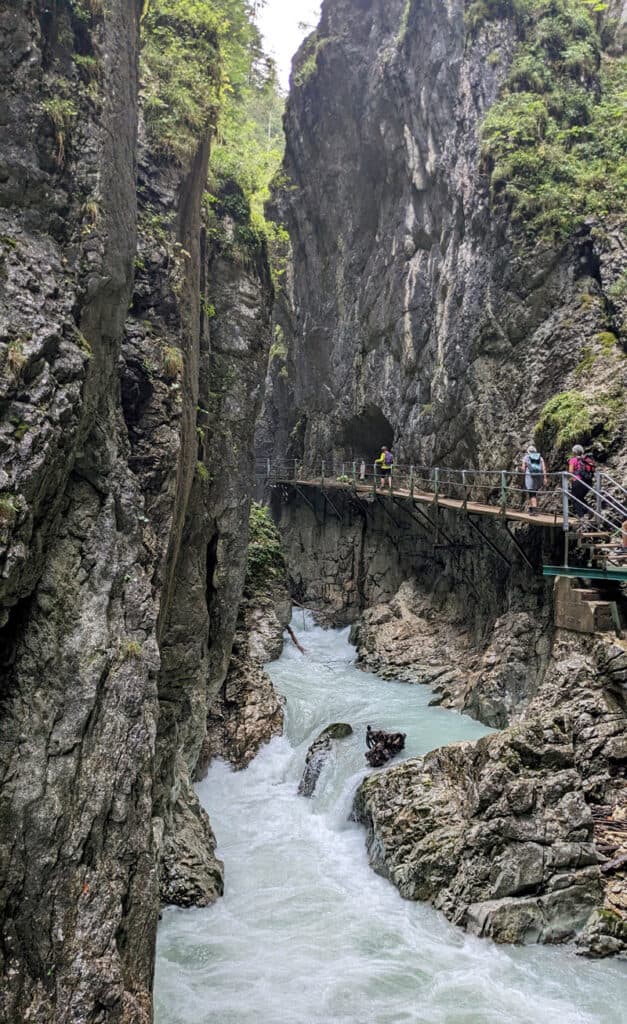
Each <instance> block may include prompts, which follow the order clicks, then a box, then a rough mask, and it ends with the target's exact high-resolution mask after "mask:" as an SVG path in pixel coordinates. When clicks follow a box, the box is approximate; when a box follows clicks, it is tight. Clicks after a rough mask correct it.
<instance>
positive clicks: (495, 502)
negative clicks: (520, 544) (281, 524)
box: [257, 455, 627, 533]
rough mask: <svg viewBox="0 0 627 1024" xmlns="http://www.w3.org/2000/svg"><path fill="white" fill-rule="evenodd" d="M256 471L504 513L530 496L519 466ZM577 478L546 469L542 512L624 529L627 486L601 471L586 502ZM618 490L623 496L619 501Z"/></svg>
mask: <svg viewBox="0 0 627 1024" xmlns="http://www.w3.org/2000/svg"><path fill="white" fill-rule="evenodd" d="M257 473H258V475H259V476H262V477H263V478H264V479H265V480H266V481H267V482H268V483H269V484H277V483H281V482H284V483H287V482H294V483H299V482H301V483H317V484H318V485H319V486H321V487H323V488H324V487H326V486H328V485H333V486H335V487H337V486H346V487H348V488H351V487H352V488H360V489H361V488H364V487H368V488H369V489H371V490H372V492H373V493H381V492H383V491H386V490H388V491H393V492H394V493H397V494H401V495H403V494H405V495H407V496H409V497H416V496H420V495H423V496H424V495H428V496H430V498H431V499H432V500H433V502H434V503H435V504H437V502H438V501H439V500H440V499H452V500H455V501H458V502H460V503H461V506H462V509H465V508H467V506H468V504H469V503H474V504H475V505H476V504H484V505H487V506H490V507H491V508H498V509H500V510H501V511H502V512H503V513H505V512H506V511H507V510H510V511H512V510H519V511H522V510H523V509H524V507H525V504H526V501H527V498H528V492H527V488H526V487H525V474H524V473H523V472H521V471H519V470H515V471H512V470H504V469H487V470H481V469H451V468H449V467H443V466H421V465H413V464H412V465H404V464H399V463H394V464H393V465H392V466H391V467H390V470H389V472H385V473H382V472H381V469H380V466H379V465H378V464H376V463H369V462H367V461H366V460H365V459H356V460H352V461H346V460H339V459H337V458H336V457H335V456H333V455H330V456H328V457H327V458H325V459H321V460H320V461H316V462H311V461H305V462H301V461H300V460H298V459H289V460H286V459H284V460H279V461H276V460H271V459H266V460H259V461H258V463H257ZM576 479H577V478H576V477H575V476H574V475H573V474H572V473H568V472H562V473H547V474H546V477H545V480H546V482H545V485H544V487H543V488H541V489H540V490H539V491H537V492H536V493H535V496H536V498H537V501H538V511H539V512H540V513H542V514H543V515H545V516H546V515H548V516H552V517H553V519H554V522H555V524H556V525H560V526H561V527H562V529H563V530H564V531H568V530H570V529H571V527H572V525H573V520H577V521H579V519H580V518H581V517H582V516H583V515H584V514H585V515H587V516H589V517H590V518H591V519H592V521H593V522H594V523H596V524H597V525H598V526H601V527H603V528H604V529H606V530H607V532H610V533H615V532H617V531H619V530H620V528H621V526H622V523H623V522H624V521H626V520H627V488H625V487H623V485H622V484H619V483H618V482H617V481H615V480H613V479H612V477H610V476H609V474H607V473H597V475H596V478H595V483H594V484H593V485H592V484H591V485H588V486H587V490H586V495H585V498H586V500H585V501H584V503H583V504H582V502H581V501H580V499H578V498H577V497H576V496H575V495H574V494H573V490H572V485H573V483H574V481H575V480H576ZM616 492H618V493H619V495H620V499H624V500H620V499H619V497H617V496H616Z"/></svg>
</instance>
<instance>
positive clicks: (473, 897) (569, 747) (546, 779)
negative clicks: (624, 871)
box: [355, 637, 626, 955]
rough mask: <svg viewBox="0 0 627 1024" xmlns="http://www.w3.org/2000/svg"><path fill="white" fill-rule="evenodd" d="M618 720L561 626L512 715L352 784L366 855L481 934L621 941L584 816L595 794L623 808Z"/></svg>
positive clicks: (614, 886) (614, 894) (609, 886)
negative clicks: (509, 720)
mask: <svg viewBox="0 0 627 1024" xmlns="http://www.w3.org/2000/svg"><path fill="white" fill-rule="evenodd" d="M625 726H626V718H625V707H624V704H623V703H622V702H619V701H616V699H615V698H614V696H613V695H612V693H611V691H610V689H609V688H608V686H607V681H606V680H605V679H604V678H603V677H601V676H600V675H599V674H598V672H597V671H596V665H595V663H594V661H593V660H592V659H591V658H590V657H589V656H586V654H585V653H582V651H581V647H580V645H578V643H577V641H576V640H573V639H572V638H565V637H563V638H558V640H557V641H556V644H555V648H554V651H553V658H552V661H551V663H550V665H549V668H548V670H547V673H546V677H545V679H544V680H543V682H542V686H541V687H540V689H539V692H538V694H537V695H536V697H535V698H534V699H533V700H532V701H531V703H530V704H529V706H528V708H527V709H526V710H525V711H524V713H523V715H522V716H521V717H520V719H519V721H518V722H517V723H516V724H515V725H512V726H510V727H509V728H506V729H504V730H503V731H502V732H500V733H498V734H495V735H492V736H488V737H485V738H483V739H481V740H479V741H478V742H477V743H462V744H457V745H453V746H452V747H447V748H443V749H440V750H436V751H434V752H432V753H430V754H427V755H426V756H425V757H423V758H419V759H411V760H409V761H406V762H405V763H403V764H401V765H398V766H393V767H391V768H389V769H388V770H387V771H385V772H383V773H378V774H376V775H374V776H371V777H370V778H368V779H367V780H366V781H365V782H364V783H363V784H362V786H361V787H360V789H359V791H358V794H357V797H356V801H355V814H356V816H357V818H358V820H360V821H362V822H363V823H364V824H365V825H366V828H367V844H368V850H369V856H370V859H371V862H372V864H373V866H374V867H375V869H376V870H378V871H380V872H381V873H382V874H384V875H385V876H386V877H388V878H390V880H391V881H392V882H393V883H394V884H395V885H396V886H397V887H398V889H399V891H400V892H401V894H402V895H404V896H405V897H406V898H409V899H420V900H429V901H430V902H432V903H433V904H434V905H435V906H436V907H438V908H439V909H441V910H443V911H444V913H445V914H446V915H447V916H448V917H449V918H450V919H451V920H452V921H454V922H455V923H457V924H460V925H462V926H464V927H465V928H467V929H468V930H469V931H472V932H474V933H476V934H478V935H484V936H489V937H491V938H493V939H495V940H496V941H499V942H537V941H540V942H560V941H566V940H568V939H572V938H574V937H576V936H579V942H580V944H581V947H582V948H586V943H587V944H588V945H587V948H588V950H589V951H591V952H593V953H594V954H595V955H605V954H604V953H603V952H602V950H605V951H606V952H609V951H610V950H611V951H612V952H617V951H622V950H623V949H624V948H625V947H624V945H621V942H622V939H621V938H620V936H621V935H622V934H623V927H624V921H625V914H624V911H623V910H619V911H617V905H619V904H620V901H621V900H622V899H623V898H624V897H623V896H621V895H620V893H621V892H623V891H624V890H623V882H622V880H621V878H620V877H618V878H614V880H613V881H609V879H610V878H612V877H613V872H611V873H609V874H608V875H607V876H604V874H603V864H604V863H607V861H606V859H605V858H606V854H604V853H603V852H602V849H603V847H602V846H600V845H599V843H600V839H599V837H598V829H597V828H596V827H595V820H598V819H599V817H600V815H601V814H602V813H605V812H606V811H607V808H605V810H604V811H602V810H601V808H602V807H603V806H604V805H603V801H606V802H607V804H608V806H609V807H611V808H612V812H611V814H612V817H613V816H614V815H616V817H617V818H619V819H622V814H623V811H622V808H623V807H624V799H625V782H624V762H622V761H621V751H622V746H621V744H622V742H623V738H624V735H625ZM623 753H624V752H623ZM606 825H607V823H606ZM608 827H609V826H608ZM618 828H620V826H618ZM616 849H617V850H618V849H619V848H618V847H616ZM614 852H616V850H613V853H614ZM620 870H621V869H620V867H619V870H618V872H617V874H620ZM612 899H613V900H614V903H613V905H612V908H613V909H611V910H610V909H609V906H610V902H611V900H612ZM604 929H605V930H604ZM586 936H588V937H587V938H586ZM602 936H605V938H602ZM595 948H596V952H595Z"/></svg>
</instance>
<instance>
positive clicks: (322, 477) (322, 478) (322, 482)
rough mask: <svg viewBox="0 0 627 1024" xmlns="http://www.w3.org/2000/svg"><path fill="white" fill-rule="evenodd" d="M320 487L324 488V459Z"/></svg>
mask: <svg viewBox="0 0 627 1024" xmlns="http://www.w3.org/2000/svg"><path fill="white" fill-rule="evenodd" d="M320 486H321V487H324V459H323V460H322V469H321V473H320Z"/></svg>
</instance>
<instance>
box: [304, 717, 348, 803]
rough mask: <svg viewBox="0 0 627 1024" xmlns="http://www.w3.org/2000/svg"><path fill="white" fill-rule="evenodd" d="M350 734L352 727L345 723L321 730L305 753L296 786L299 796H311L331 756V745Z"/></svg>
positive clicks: (338, 723) (328, 726)
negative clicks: (301, 774)
mask: <svg viewBox="0 0 627 1024" xmlns="http://www.w3.org/2000/svg"><path fill="white" fill-rule="evenodd" d="M352 733H353V727H352V726H351V725H348V723H346V722H335V723H334V724H333V725H327V727H326V729H323V730H322V732H321V733H320V735H319V736H318V737H317V738H316V739H315V740H314V741H313V743H312V744H311V746H310V748H309V750H308V751H307V756H306V758H305V769H304V771H303V776H302V778H301V780H300V783H299V785H298V793H299V795H300V796H313V794H314V791H315V788H316V785H317V783H318V779H319V778H320V774H321V772H322V769H323V768H324V766H325V764H326V763H327V761H328V759H329V757H330V756H331V753H332V749H333V743H334V742H335V741H336V740H343V739H346V737H347V736H352Z"/></svg>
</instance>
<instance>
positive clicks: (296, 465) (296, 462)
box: [294, 459, 298, 480]
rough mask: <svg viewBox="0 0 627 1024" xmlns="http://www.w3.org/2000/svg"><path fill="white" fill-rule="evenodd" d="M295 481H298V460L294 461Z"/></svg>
mask: <svg viewBox="0 0 627 1024" xmlns="http://www.w3.org/2000/svg"><path fill="white" fill-rule="evenodd" d="M294 480H298V459H294Z"/></svg>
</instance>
